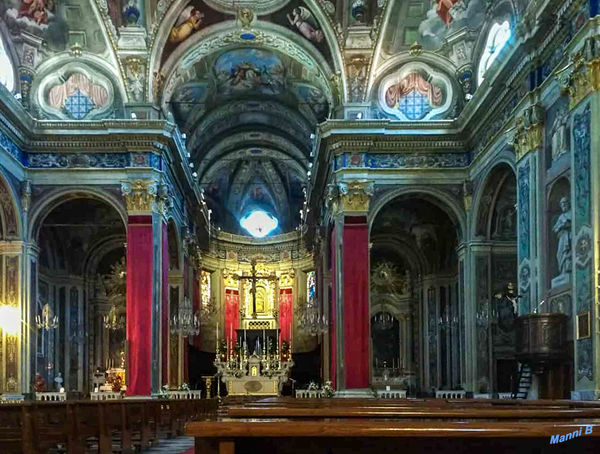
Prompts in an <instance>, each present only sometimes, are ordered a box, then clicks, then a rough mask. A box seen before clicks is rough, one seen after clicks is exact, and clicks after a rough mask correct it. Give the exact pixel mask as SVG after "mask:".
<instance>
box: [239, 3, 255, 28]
mask: <svg viewBox="0 0 600 454" xmlns="http://www.w3.org/2000/svg"><path fill="white" fill-rule="evenodd" d="M238 20H239V21H240V24H241V25H242V27H243V28H249V27H250V25H251V24H252V21H253V20H254V11H252V8H240V9H238Z"/></svg>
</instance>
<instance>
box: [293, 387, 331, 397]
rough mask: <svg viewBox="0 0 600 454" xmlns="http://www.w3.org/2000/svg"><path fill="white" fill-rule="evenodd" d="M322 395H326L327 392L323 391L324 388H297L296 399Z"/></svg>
mask: <svg viewBox="0 0 600 454" xmlns="http://www.w3.org/2000/svg"><path fill="white" fill-rule="evenodd" d="M322 397H325V393H324V392H323V390H320V389H315V390H308V389H297V390H296V399H321V398H322Z"/></svg>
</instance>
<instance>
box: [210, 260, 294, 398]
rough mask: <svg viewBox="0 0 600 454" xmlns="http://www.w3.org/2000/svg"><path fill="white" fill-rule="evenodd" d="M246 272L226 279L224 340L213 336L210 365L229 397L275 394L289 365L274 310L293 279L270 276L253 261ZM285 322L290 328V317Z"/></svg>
mask: <svg viewBox="0 0 600 454" xmlns="http://www.w3.org/2000/svg"><path fill="white" fill-rule="evenodd" d="M250 271H251V272H250V274H248V275H244V274H229V275H227V276H225V279H226V288H228V290H229V292H226V294H227V295H229V301H226V305H227V304H228V307H229V310H228V307H226V318H225V333H226V335H225V339H223V340H221V341H219V339H218V337H217V355H216V359H215V366H216V368H217V372H218V375H219V376H220V378H221V380H222V381H223V383H224V384H225V386H226V387H227V392H228V394H229V395H232V396H239V395H256V396H277V395H280V394H281V389H282V387H283V384H284V383H285V382H286V381H287V380H288V378H289V374H290V369H291V368H292V366H293V365H294V363H293V361H292V355H291V345H290V343H291V342H290V341H291V339H290V336H289V333H290V328H289V327H288V328H287V329H286V328H284V329H282V327H281V326H280V310H279V309H280V307H279V305H280V295H285V294H286V293H285V290H282V289H285V288H288V287H291V282H292V279H293V276H291V275H289V274H288V275H277V274H274V273H272V274H269V273H267V272H266V271H265V270H264V268H262V267H260V265H257V264H256V261H252V264H251V270H250ZM280 284H281V285H280ZM280 287H281V288H280ZM240 295H241V301H240V298H239V296H240ZM236 296H237V310H235V311H233V310H231V307H232V306H233V307H235V306H236V304H235V301H236ZM284 304H290V305H291V301H284ZM285 312H286V313H288V312H291V307H290V308H288V309H286V310H285ZM228 314H229V317H227V315H228ZM233 314H235V318H236V319H235V320H234V319H233V317H232V315H233ZM284 319H285V321H284V323H286V325H289V324H291V318H290V317H284ZM288 319H289V320H288ZM217 331H218V328H217Z"/></svg>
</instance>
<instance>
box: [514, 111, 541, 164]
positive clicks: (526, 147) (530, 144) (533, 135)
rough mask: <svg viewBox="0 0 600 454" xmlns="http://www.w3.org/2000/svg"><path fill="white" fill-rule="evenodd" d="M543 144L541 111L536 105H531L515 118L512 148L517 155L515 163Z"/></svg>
mask: <svg viewBox="0 0 600 454" xmlns="http://www.w3.org/2000/svg"><path fill="white" fill-rule="evenodd" d="M543 143H544V122H543V110H542V108H541V107H540V106H538V105H533V106H531V107H529V108H528V109H526V110H525V112H523V116H521V117H518V118H517V125H516V131H515V138H514V142H513V146H514V148H515V151H516V154H517V161H519V160H520V159H521V158H523V157H524V156H525V155H527V154H528V153H530V152H532V151H535V150H537V149H539V148H541V147H542V145H543Z"/></svg>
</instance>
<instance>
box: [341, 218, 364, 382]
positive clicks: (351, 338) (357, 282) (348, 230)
mask: <svg viewBox="0 0 600 454" xmlns="http://www.w3.org/2000/svg"><path fill="white" fill-rule="evenodd" d="M342 245H343V248H344V253H343V263H344V269H343V279H344V282H343V285H344V361H345V365H346V367H345V378H346V383H345V386H346V388H348V389H350V388H368V387H369V246H368V245H369V233H368V225H367V220H366V218H365V217H346V220H345V223H344V233H343V242H342Z"/></svg>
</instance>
